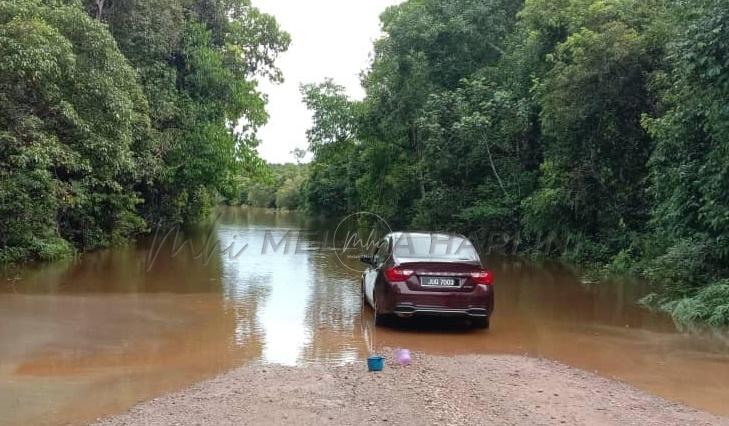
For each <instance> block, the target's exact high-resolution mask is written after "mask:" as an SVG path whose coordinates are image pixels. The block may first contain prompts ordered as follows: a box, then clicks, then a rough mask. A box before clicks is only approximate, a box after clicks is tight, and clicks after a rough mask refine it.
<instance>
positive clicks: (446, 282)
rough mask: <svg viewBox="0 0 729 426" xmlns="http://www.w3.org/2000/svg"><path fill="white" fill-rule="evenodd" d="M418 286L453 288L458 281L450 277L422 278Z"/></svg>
mask: <svg viewBox="0 0 729 426" xmlns="http://www.w3.org/2000/svg"><path fill="white" fill-rule="evenodd" d="M420 284H421V285H425V286H429V287H455V286H457V285H458V280H457V279H456V278H452V277H422V278H420Z"/></svg>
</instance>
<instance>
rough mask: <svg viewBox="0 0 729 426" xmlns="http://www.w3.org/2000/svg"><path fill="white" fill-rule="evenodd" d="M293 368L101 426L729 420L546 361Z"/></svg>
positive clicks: (166, 401)
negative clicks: (373, 370)
mask: <svg viewBox="0 0 729 426" xmlns="http://www.w3.org/2000/svg"><path fill="white" fill-rule="evenodd" d="M387 361H388V362H387V365H386V367H385V370H384V371H382V372H380V373H368V372H367V371H366V367H365V365H364V363H363V362H359V363H354V364H349V365H343V366H327V365H318V364H317V365H310V366H307V367H303V368H302V367H283V366H269V365H249V366H245V367H241V368H238V369H236V370H233V371H230V372H228V373H226V374H223V375H221V376H218V377H216V378H214V379H211V380H208V381H205V382H202V383H198V384H196V385H194V386H192V387H190V388H188V389H185V390H183V391H180V392H177V393H173V394H169V395H165V396H163V397H160V398H157V399H154V400H151V401H148V402H144V403H142V404H140V405H138V406H136V407H134V408H132V409H131V410H129V411H128V412H126V413H123V414H120V415H117V416H114V417H109V418H106V419H100V420H99V423H98V424H100V425H132V424H133V425H139V424H143V425H172V424H181V425H240V424H270V423H273V424H297V425H301V424H304V425H309V424H310V425H314V424H316V425H318V424H322V423H331V424H336V425H339V424H365V423H380V424H388V423H397V424H413V425H414V424H418V425H420V424H453V425H461V424H463V425H470V424H497V425H502V424H503V425H507V424H508V425H515V424H529V425H533V424H544V425H552V424H554V425H561V424H569V425H573V424H589V425H603V424H605V425H607V424H611V425H618V424H619V425H627V424H634V425H669V424H676V425H678V424H681V425H685V424H691V425H698V424H707V425H708V424H711V425H717V424H725V425H729V419H726V418H721V417H716V416H713V415H711V414H708V413H705V412H701V411H697V410H694V409H692V408H688V407H686V406H682V405H680V404H676V403H673V402H669V401H666V400H664V399H662V398H659V397H656V396H652V395H649V394H647V393H645V392H641V391H639V390H637V389H635V388H633V387H630V386H628V385H625V384H623V383H619V382H615V381H612V380H609V379H605V378H602V377H598V376H596V375H593V374H591V373H588V372H585V371H582V370H578V369H575V368H571V367H568V366H565V365H563V364H560V363H557V362H552V361H547V360H543V359H535V358H526V357H521V356H482V355H481V356H457V357H434V356H427V355H422V354H413V362H412V364H411V365H409V366H407V367H399V366H396V365H394V362H393V361H392V360H391V359H388V360H387Z"/></svg>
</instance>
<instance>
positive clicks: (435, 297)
mask: <svg viewBox="0 0 729 426" xmlns="http://www.w3.org/2000/svg"><path fill="white" fill-rule="evenodd" d="M360 260H361V261H362V262H364V263H365V264H367V267H366V269H365V271H364V272H363V273H362V281H361V287H362V296H363V299H364V301H363V303H364V302H366V303H367V304H369V305H370V306H371V307H372V310H373V311H374V318H375V324H376V325H382V324H384V323H385V322H386V321H387V320H388V319H389V318H392V317H393V316H397V317H413V316H421V315H440V316H459V317H465V318H469V319H470V320H471V323H472V324H473V325H474V326H476V327H478V328H489V323H490V320H491V314H492V313H493V310H494V286H493V274H492V273H491V272H490V271H489V270H487V269H485V268H484V267H483V264H482V263H481V259H480V257H479V255H478V252H477V251H476V248H475V247H474V245H473V244H472V243H471V241H469V240H468V238H466V237H464V236H462V235H457V234H448V233H435V232H393V233H389V234H387V235H386V236H385V237H384V238H382V240H380V241H379V242H378V243H377V244H376V245H375V247H374V249H373V253H372V254H371V255H365V256H362V257H361V258H360Z"/></svg>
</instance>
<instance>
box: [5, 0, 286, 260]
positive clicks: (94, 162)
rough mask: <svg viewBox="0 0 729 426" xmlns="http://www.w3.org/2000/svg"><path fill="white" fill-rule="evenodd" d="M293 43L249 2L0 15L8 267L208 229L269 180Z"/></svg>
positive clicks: (20, 3)
mask: <svg viewBox="0 0 729 426" xmlns="http://www.w3.org/2000/svg"><path fill="white" fill-rule="evenodd" d="M99 7H103V9H101V10H99V9H98V8H99ZM89 14H90V15H91V16H89ZM102 21H103V22H102ZM288 43H289V36H288V35H287V34H286V33H284V32H282V31H281V30H280V29H279V28H278V26H277V24H276V22H275V20H274V19H273V18H272V17H270V16H268V15H265V14H263V13H261V12H259V11H258V10H257V9H255V8H253V7H252V6H251V5H250V2H249V1H247V0H231V1H226V2H207V1H202V0H201V1H198V2H196V1H190V2H182V3H180V2H177V1H173V0H144V1H142V0H130V1H124V2H116V1H115V2H95V1H93V2H92V1H88V2H87V9H86V10H84V9H83V8H82V4H81V2H77V1H62V0H8V1H4V2H2V3H0V143H1V145H0V262H16V261H23V260H28V259H40V260H46V259H54V258H57V257H61V256H64V255H67V254H69V253H71V252H72V251H73V247H74V246H75V247H76V248H78V249H81V250H90V249H95V248H98V247H103V246H107V245H110V244H115V243H121V242H124V241H126V240H127V239H128V238H129V237H131V236H133V235H135V234H137V233H139V232H144V231H146V230H148V229H149V228H150V225H154V224H158V223H177V222H182V221H187V222H192V221H195V220H197V219H199V218H201V217H203V216H204V215H205V214H206V212H208V211H209V208H210V206H211V205H212V203H213V201H214V200H215V198H216V196H217V194H230V192H232V191H233V189H232V188H234V187H235V184H236V182H237V180H238V179H240V176H241V175H243V174H246V173H253V172H257V171H258V170H260V169H261V167H262V162H261V161H260V159H258V157H257V155H256V153H255V147H256V144H257V140H256V137H255V133H256V130H257V128H258V127H260V126H261V125H262V124H263V123H264V122H265V121H266V119H267V115H266V113H265V110H264V107H265V100H264V97H263V96H262V95H261V94H260V93H259V92H258V91H257V89H256V84H257V83H256V80H255V78H256V77H257V76H259V77H260V76H262V77H268V78H271V79H273V80H275V81H280V80H281V75H280V71H279V70H278V69H276V68H275V66H274V60H275V58H276V56H277V54H278V52H280V51H282V50H284V49H286V47H287V45H288Z"/></svg>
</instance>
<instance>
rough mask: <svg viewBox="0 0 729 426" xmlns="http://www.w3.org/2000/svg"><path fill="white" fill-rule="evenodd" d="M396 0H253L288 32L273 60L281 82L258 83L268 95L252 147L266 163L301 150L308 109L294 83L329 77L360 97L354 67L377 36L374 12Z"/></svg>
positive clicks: (289, 158) (365, 59)
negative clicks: (264, 115)
mask: <svg viewBox="0 0 729 426" xmlns="http://www.w3.org/2000/svg"><path fill="white" fill-rule="evenodd" d="M400 2H401V1H400V0H253V5H254V6H256V7H257V8H259V9H260V10H261V11H263V12H266V13H269V14H271V15H273V16H275V17H276V20H277V21H278V23H279V25H280V26H281V28H282V29H284V30H285V31H287V32H288V33H289V34H291V45H290V46H289V50H288V51H287V52H285V53H284V54H282V55H281V56H280V57H279V59H278V61H277V65H278V66H279V68H281V70H282V71H283V75H284V78H285V82H284V83H282V84H278V85H274V84H271V83H270V82H268V81H265V82H261V84H260V89H261V91H262V92H263V93H266V94H267V95H268V106H267V111H268V114H269V116H270V117H269V120H268V124H266V126H264V127H263V128H261V129H260V130H259V132H258V137H259V139H261V144H260V145H259V146H258V152H259V154H260V155H261V157H262V158H263V159H264V160H266V161H268V162H269V163H286V162H293V161H294V156H293V155H292V154H291V151H292V150H293V149H294V148H302V149H306V147H307V142H306V129H308V128H309V127H310V125H311V114H310V113H309V111H308V110H307V109H306V106H305V105H304V104H303V103H302V101H301V94H300V93H299V85H300V84H302V83H319V82H322V81H324V79H325V78H327V77H331V78H332V79H334V81H335V82H336V83H337V84H340V85H342V86H344V87H345V88H346V90H347V94H348V95H349V96H351V97H352V98H355V99H361V98H362V97H363V96H364V91H363V89H362V87H361V86H360V77H359V75H360V72H361V71H362V70H364V69H366V68H367V66H368V65H369V60H370V54H371V52H372V42H373V41H374V40H376V39H377V38H378V37H379V36H380V21H379V16H380V13H382V11H384V10H385V8H387V6H390V5H393V4H398V3H400Z"/></svg>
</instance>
